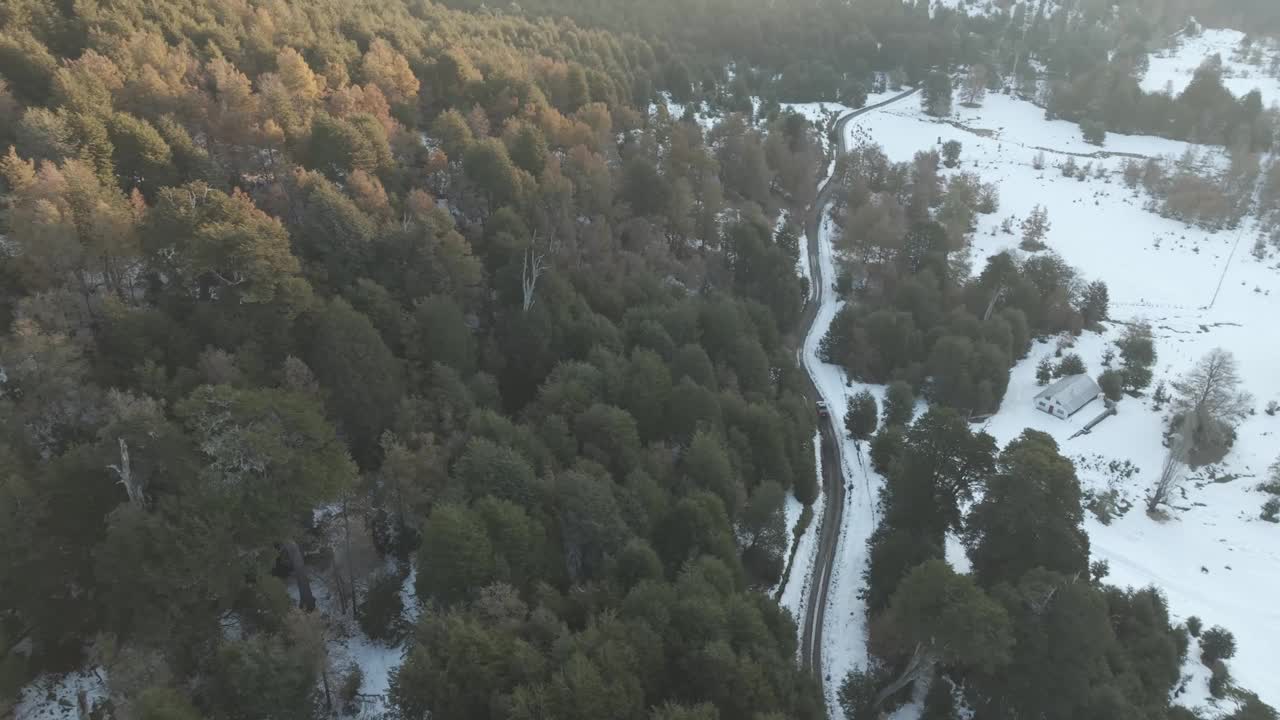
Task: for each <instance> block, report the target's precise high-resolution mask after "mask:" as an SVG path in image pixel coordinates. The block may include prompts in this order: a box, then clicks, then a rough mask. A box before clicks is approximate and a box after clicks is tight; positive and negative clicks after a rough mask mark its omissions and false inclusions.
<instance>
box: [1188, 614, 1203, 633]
mask: <svg viewBox="0 0 1280 720" xmlns="http://www.w3.org/2000/svg"><path fill="white" fill-rule="evenodd" d="M1201 627H1202V623H1201V622H1200V618H1199V617H1196V616H1195V615H1192V616H1191V617H1189V618H1187V632H1189V633H1191V637H1200V628H1201Z"/></svg>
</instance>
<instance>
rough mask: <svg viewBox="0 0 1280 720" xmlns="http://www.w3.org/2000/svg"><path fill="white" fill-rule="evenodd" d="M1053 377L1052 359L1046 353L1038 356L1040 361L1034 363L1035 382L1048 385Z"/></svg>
mask: <svg viewBox="0 0 1280 720" xmlns="http://www.w3.org/2000/svg"><path fill="white" fill-rule="evenodd" d="M1052 379H1053V361H1052V360H1050V359H1049V357H1048V356H1047V355H1046V356H1045V357H1042V358H1040V362H1038V363H1036V384H1037V385H1048V384H1049V381H1050V380H1052Z"/></svg>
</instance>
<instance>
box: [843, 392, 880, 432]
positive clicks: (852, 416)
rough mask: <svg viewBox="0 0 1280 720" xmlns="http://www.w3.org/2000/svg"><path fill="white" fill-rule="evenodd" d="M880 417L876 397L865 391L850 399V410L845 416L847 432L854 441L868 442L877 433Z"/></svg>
mask: <svg viewBox="0 0 1280 720" xmlns="http://www.w3.org/2000/svg"><path fill="white" fill-rule="evenodd" d="M879 417H880V415H879V408H877V407H876V398H875V396H874V395H872V394H871V393H870V392H868V391H866V390H863V391H861V392H859V393H858V394H857V395H854V396H853V397H852V398H850V399H849V409H848V411H847V412H846V413H845V416H844V427H845V431H846V432H848V433H849V436H850V437H852V438H853V439H854V440H866V439H867V438H869V437H871V435H872V434H873V433H875V431H876V423H877V421H878V420H879Z"/></svg>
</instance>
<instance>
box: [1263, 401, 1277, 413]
mask: <svg viewBox="0 0 1280 720" xmlns="http://www.w3.org/2000/svg"><path fill="white" fill-rule="evenodd" d="M1278 410H1280V402H1276V401H1275V400H1270V401H1268V402H1267V407H1266V409H1265V410H1264V412H1266V413H1267V414H1268V415H1271V416H1274V415H1275V414H1276V411H1278Z"/></svg>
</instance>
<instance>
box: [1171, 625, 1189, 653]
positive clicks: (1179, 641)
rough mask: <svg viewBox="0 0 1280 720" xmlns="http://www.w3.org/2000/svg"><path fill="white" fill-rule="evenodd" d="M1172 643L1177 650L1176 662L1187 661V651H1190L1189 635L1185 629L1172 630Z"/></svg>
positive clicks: (1180, 627)
mask: <svg viewBox="0 0 1280 720" xmlns="http://www.w3.org/2000/svg"><path fill="white" fill-rule="evenodd" d="M1173 643H1174V645H1176V646H1177V648H1178V661H1179V662H1181V661H1183V660H1186V659H1187V650H1189V649H1191V635H1190V633H1188V632H1187V629H1186V628H1185V627H1182V626H1178V627H1176V628H1174V629H1173Z"/></svg>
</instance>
